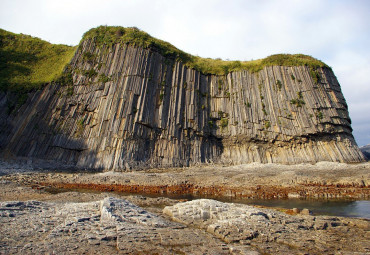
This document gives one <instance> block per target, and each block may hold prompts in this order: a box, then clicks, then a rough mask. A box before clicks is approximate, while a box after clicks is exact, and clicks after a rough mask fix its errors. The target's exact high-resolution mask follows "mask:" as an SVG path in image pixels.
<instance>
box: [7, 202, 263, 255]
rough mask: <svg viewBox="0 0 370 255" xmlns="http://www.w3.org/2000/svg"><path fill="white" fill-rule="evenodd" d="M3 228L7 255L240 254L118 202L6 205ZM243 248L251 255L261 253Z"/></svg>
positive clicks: (194, 231)
mask: <svg viewBox="0 0 370 255" xmlns="http://www.w3.org/2000/svg"><path fill="white" fill-rule="evenodd" d="M0 225H1V235H0V253H1V254H14V253H16V254H48V253H50V254H83V253H87V254H174V253H180V254H183V253H185V254H230V251H232V250H234V251H235V250H236V248H235V246H233V245H228V244H225V243H224V242H222V240H220V239H218V238H216V237H214V236H213V235H211V234H209V233H206V232H204V231H203V230H201V229H191V228H187V227H186V226H185V225H183V224H179V223H175V222H172V221H170V220H168V219H166V218H164V217H161V216H158V215H156V214H154V213H151V212H148V211H146V210H145V209H143V208H141V207H138V206H136V205H134V204H132V203H131V202H129V201H127V200H124V199H118V198H112V197H108V198H105V199H103V200H101V201H95V202H85V203H51V202H40V201H25V202H20V201H13V202H0ZM243 249H244V253H245V254H248V253H249V254H253V251H254V250H256V249H255V248H253V247H250V246H248V247H244V248H243ZM237 250H238V251H241V249H237ZM250 252H252V253H250ZM254 254H257V253H256V252H254Z"/></svg>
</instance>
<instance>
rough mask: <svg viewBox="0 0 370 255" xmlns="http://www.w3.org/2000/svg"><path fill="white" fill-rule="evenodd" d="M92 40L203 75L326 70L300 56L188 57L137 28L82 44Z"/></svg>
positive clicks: (104, 31) (107, 32) (96, 34)
mask: <svg viewBox="0 0 370 255" xmlns="http://www.w3.org/2000/svg"><path fill="white" fill-rule="evenodd" d="M87 38H95V40H96V42H97V43H98V44H101V45H102V44H107V45H113V44H116V43H122V44H132V45H135V46H137V47H142V48H151V49H153V50H156V51H158V52H159V53H160V54H162V55H163V56H166V57H171V58H175V59H176V60H178V61H181V62H183V63H184V64H185V65H187V66H188V67H190V68H194V69H196V70H198V71H200V72H202V73H204V74H216V75H224V74H227V73H229V72H232V71H239V70H249V71H251V72H258V71H260V70H262V69H263V67H265V66H274V65H275V66H302V65H307V66H309V67H311V68H313V69H315V68H317V67H328V66H327V65H326V64H325V63H323V62H321V61H320V60H317V59H315V58H313V57H311V56H307V55H303V54H295V55H291V54H277V55H272V56H269V57H267V58H264V59H258V60H252V61H224V60H221V59H211V58H201V57H198V56H192V55H190V54H188V53H186V52H183V51H181V50H179V49H177V48H176V47H175V46H173V45H172V44H170V43H168V42H165V41H162V40H159V39H156V38H154V37H152V36H150V35H149V34H148V33H146V32H143V31H141V30H139V29H137V28H123V27H109V26H100V27H97V28H93V29H91V30H89V31H88V32H86V33H85V34H84V36H83V38H82V40H84V39H87Z"/></svg>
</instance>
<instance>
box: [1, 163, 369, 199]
mask: <svg viewBox="0 0 370 255" xmlns="http://www.w3.org/2000/svg"><path fill="white" fill-rule="evenodd" d="M1 169H2V170H1V171H2V173H3V174H7V173H11V172H13V173H14V172H17V171H18V170H17V169H21V171H18V172H19V173H18V174H12V175H5V176H3V177H1V178H2V179H3V180H7V181H12V182H15V183H19V184H22V185H28V186H32V187H35V188H38V189H45V188H62V189H90V190H98V191H118V192H129V193H139V194H167V195H172V196H177V195H193V196H198V197H204V196H207V197H212V196H214V197H228V198H257V199H260V198H262V199H272V198H349V199H369V198H370V163H361V164H344V163H333V162H319V163H317V164H315V165H311V164H299V165H279V164H259V163H252V164H246V165H239V166H222V165H209V166H202V167H189V168H170V169H151V170H145V171H144V170H143V171H133V172H125V173H121V172H101V173H89V172H86V173H81V172H80V173H75V172H74V173H67V172H60V171H43V172H40V171H39V170H33V169H32V167H28V172H27V171H25V170H24V169H27V165H26V166H25V168H22V166H17V165H14V164H8V165H7V163H5V162H3V163H2V167H1ZM0 173H1V172H0Z"/></svg>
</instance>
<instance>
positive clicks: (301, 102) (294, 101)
mask: <svg viewBox="0 0 370 255" xmlns="http://www.w3.org/2000/svg"><path fill="white" fill-rule="evenodd" d="M297 96H298V97H297V98H294V99H292V100H290V103H291V104H294V105H295V106H297V107H302V106H303V105H304V104H306V103H305V101H304V100H303V96H302V92H301V91H299V92H297Z"/></svg>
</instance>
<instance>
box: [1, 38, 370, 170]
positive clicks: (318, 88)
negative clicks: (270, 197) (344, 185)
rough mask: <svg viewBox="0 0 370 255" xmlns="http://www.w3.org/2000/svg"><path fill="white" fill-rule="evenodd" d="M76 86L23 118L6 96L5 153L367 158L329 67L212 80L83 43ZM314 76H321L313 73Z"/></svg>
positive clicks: (82, 158)
mask: <svg viewBox="0 0 370 255" xmlns="http://www.w3.org/2000/svg"><path fill="white" fill-rule="evenodd" d="M70 67H71V68H70V70H71V74H72V78H73V84H72V83H71V84H69V85H68V86H61V85H58V84H50V85H48V86H46V87H45V89H44V90H42V91H38V92H35V93H33V94H32V95H30V97H29V99H28V101H27V102H26V104H24V105H23V106H22V107H21V108H20V110H19V111H18V113H17V114H16V115H14V114H13V115H11V116H8V115H7V113H6V110H5V108H6V107H3V106H5V104H6V100H7V99H6V98H7V96H9V95H6V94H4V93H3V94H0V105H1V107H0V109H1V110H0V111H1V112H0V118H1V119H2V121H1V122H2V124H1V127H0V129H1V136H0V149H1V151H2V154H3V155H5V156H9V155H14V156H18V157H28V158H33V159H45V160H53V161H55V162H60V163H62V164H71V165H76V166H77V167H80V168H90V169H115V170H125V169H133V168H148V167H173V166H189V165H194V164H198V163H209V162H213V163H231V164H242V163H250V162H261V163H284V164H293V163H302V162H309V163H314V162H318V161H338V162H360V161H363V160H364V157H363V155H362V154H361V152H360V151H359V149H358V147H357V145H356V142H355V141H354V138H353V136H352V129H351V126H350V118H349V115H348V111H347V105H346V102H345V99H344V97H343V95H342V93H341V89H340V86H339V84H338V81H337V79H336V77H335V75H334V74H333V72H332V71H331V70H330V69H328V68H319V69H317V70H316V71H315V72H316V74H317V76H316V78H313V77H312V75H310V69H309V67H307V66H299V67H287V66H270V67H265V68H264V69H263V70H262V71H259V72H256V73H250V72H248V71H236V72H232V73H229V74H227V75H221V76H216V75H204V74H202V73H200V72H198V71H196V70H193V69H189V68H187V67H186V66H184V65H183V64H182V63H181V62H176V61H175V60H173V59H170V58H165V57H163V56H162V55H160V54H159V53H157V52H155V51H154V50H150V49H142V48H138V47H133V46H131V45H127V44H115V45H113V46H111V47H108V46H106V45H103V46H98V44H97V43H96V42H95V41H94V40H93V39H86V40H84V41H82V42H81V44H80V47H79V48H78V50H77V51H76V54H75V56H74V57H73V59H72V61H71V63H70ZM311 71H312V70H311Z"/></svg>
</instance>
